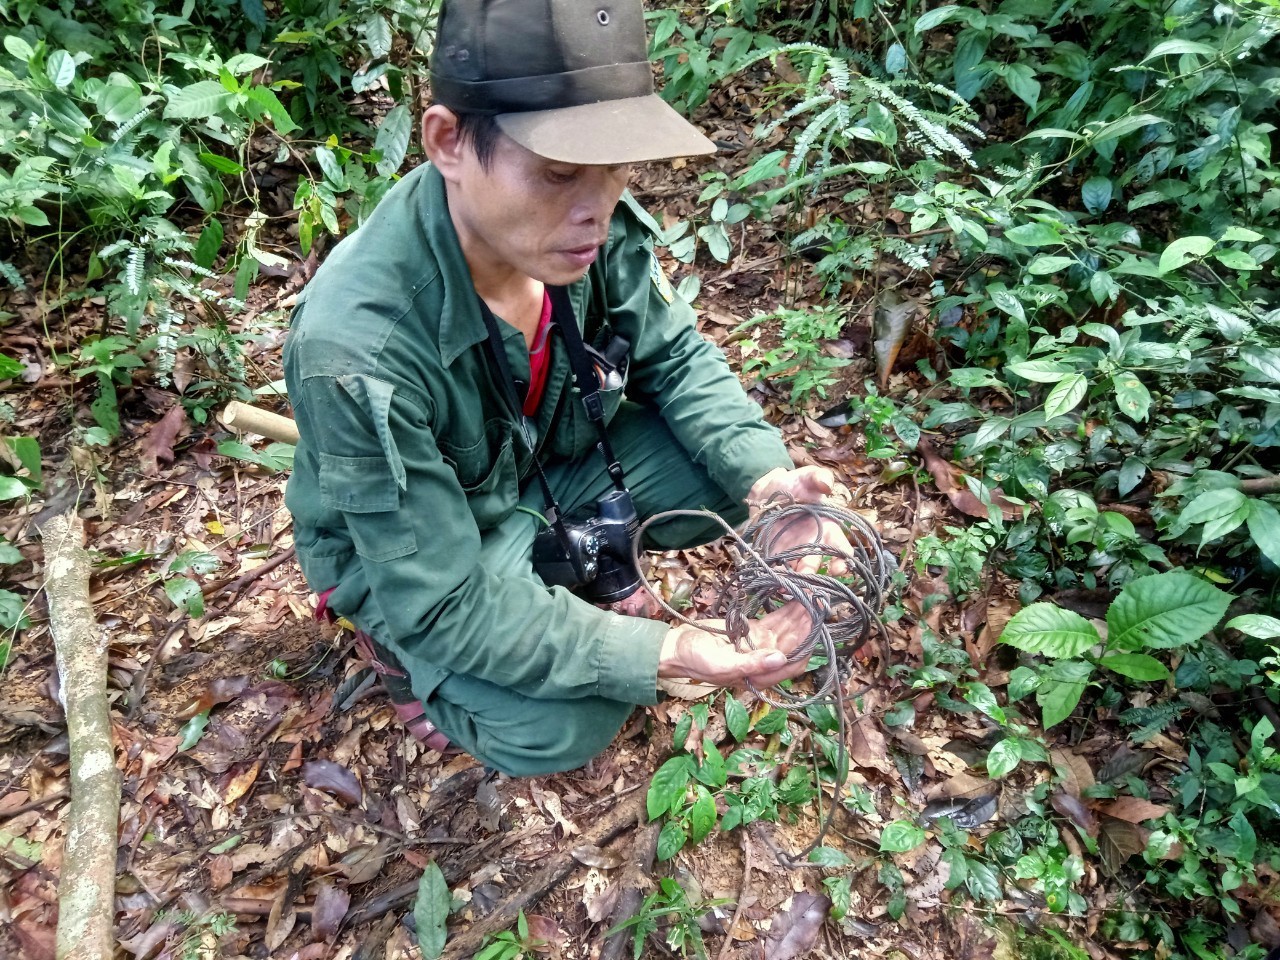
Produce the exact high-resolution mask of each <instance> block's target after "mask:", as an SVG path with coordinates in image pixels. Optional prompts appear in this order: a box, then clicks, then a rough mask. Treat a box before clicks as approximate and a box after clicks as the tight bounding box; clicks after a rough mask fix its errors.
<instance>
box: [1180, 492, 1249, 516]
mask: <svg viewBox="0 0 1280 960" xmlns="http://www.w3.org/2000/svg"><path fill="white" fill-rule="evenodd" d="M1248 501H1249V498H1248V497H1246V496H1245V495H1244V494H1243V493H1242V492H1240V491H1239V490H1236V489H1235V488H1233V487H1225V488H1220V489H1217V490H1206V491H1205V492H1204V493H1202V494H1200V496H1198V497H1196V498H1195V499H1194V500H1192V501H1191V502H1190V503H1188V504H1187V505H1186V507H1184V508H1183V510H1182V515H1181V520H1182V522H1183V523H1186V524H1193V523H1211V522H1213V521H1214V520H1220V519H1222V518H1223V517H1225V516H1228V515H1230V514H1232V513H1234V512H1235V511H1237V510H1239V509H1240V508H1241V507H1243V506H1245V505H1246V504H1247V503H1248Z"/></svg>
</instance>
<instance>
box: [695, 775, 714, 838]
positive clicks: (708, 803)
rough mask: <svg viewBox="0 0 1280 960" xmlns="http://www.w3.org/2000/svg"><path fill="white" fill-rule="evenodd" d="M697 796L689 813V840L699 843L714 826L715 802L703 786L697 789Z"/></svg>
mask: <svg viewBox="0 0 1280 960" xmlns="http://www.w3.org/2000/svg"><path fill="white" fill-rule="evenodd" d="M697 796H698V798H697V799H696V800H694V801H693V807H692V808H691V809H690V811H689V839H690V840H691V841H693V842H694V843H701V842H702V840H703V838H705V837H706V835H707V834H709V833H710V832H711V831H712V829H714V827H715V825H716V801H715V798H714V797H713V796H711V793H710V791H708V790H707V788H706V787H703V786H699V787H698V788H697Z"/></svg>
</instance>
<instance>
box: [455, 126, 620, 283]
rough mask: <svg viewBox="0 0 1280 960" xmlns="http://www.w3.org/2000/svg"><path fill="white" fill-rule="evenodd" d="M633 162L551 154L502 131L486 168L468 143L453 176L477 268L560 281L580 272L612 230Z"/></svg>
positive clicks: (462, 234) (467, 248) (466, 242)
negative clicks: (564, 159) (578, 160)
mask: <svg viewBox="0 0 1280 960" xmlns="http://www.w3.org/2000/svg"><path fill="white" fill-rule="evenodd" d="M630 169H631V168H630V166H629V165H626V166H614V167H597V166H578V165H574V164H569V163H561V162H559V161H555V160H548V159H546V158H544V157H540V156H538V155H537V154H535V153H531V152H530V151H528V150H526V149H525V148H524V147H522V146H520V145H519V144H518V143H516V142H515V141H514V140H511V139H510V138H508V137H506V136H499V138H498V143H497V147H496V149H495V150H494V152H493V157H492V159H491V161H490V163H489V168H488V169H487V170H486V169H485V168H484V167H482V166H481V165H480V161H479V159H478V158H477V157H476V154H475V151H474V150H473V149H471V147H470V145H468V146H467V147H466V149H465V151H464V156H463V158H462V160H461V162H460V163H458V164H457V165H456V167H455V168H454V169H453V170H451V171H450V173H449V174H448V175H447V176H448V180H449V212H450V214H451V216H452V218H453V222H454V226H455V227H456V228H457V231H458V238H459V240H460V241H461V243H462V249H463V253H464V254H465V255H466V257H467V260H468V263H469V264H470V266H471V269H472V273H473V274H475V273H476V272H477V269H479V270H481V271H486V272H487V271H489V270H493V269H497V270H502V269H504V268H513V269H515V270H517V271H518V272H520V273H522V274H524V275H525V276H529V277H532V278H533V279H535V280H541V281H542V282H544V283H548V284H552V285H554V286H563V285H565V284H569V283H572V282H574V281H575V280H578V279H579V278H581V277H582V276H583V275H584V274H585V273H586V272H587V268H588V267H590V266H591V263H592V261H594V260H595V258H596V256H597V254H598V252H599V247H600V245H601V244H603V243H604V242H605V239H606V238H607V237H608V233H609V218H610V217H611V216H612V215H613V208H614V206H615V205H616V204H617V202H618V199H619V198H620V197H621V196H622V191H623V189H624V188H625V187H626V185H627V178H628V176H629V175H630ZM477 260H480V261H483V262H476V261H477Z"/></svg>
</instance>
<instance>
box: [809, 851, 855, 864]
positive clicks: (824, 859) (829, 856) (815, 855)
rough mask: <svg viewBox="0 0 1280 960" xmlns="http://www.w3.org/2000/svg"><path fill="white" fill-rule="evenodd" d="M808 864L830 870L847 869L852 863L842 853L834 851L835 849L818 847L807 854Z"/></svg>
mask: <svg viewBox="0 0 1280 960" xmlns="http://www.w3.org/2000/svg"><path fill="white" fill-rule="evenodd" d="M809 862H810V863H813V864H817V865H818V866H820V867H827V868H828V869H831V870H834V869H836V868H838V867H847V866H849V865H850V864H852V863H853V861H852V860H850V859H849V858H848V857H847V856H845V855H844V853H843V852H842V851H840V850H837V849H835V847H818V848H816V849H814V850H812V851H811V852H810V853H809Z"/></svg>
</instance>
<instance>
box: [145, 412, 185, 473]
mask: <svg viewBox="0 0 1280 960" xmlns="http://www.w3.org/2000/svg"><path fill="white" fill-rule="evenodd" d="M186 422H187V414H186V411H185V410H184V409H183V408H182V404H180V403H175V404H174V405H173V406H172V407H170V408H169V411H168V413H166V414H165V415H164V416H163V417H161V418H160V419H159V420H157V421H156V422H155V423H153V424H152V425H151V429H150V430H148V431H147V436H146V439H145V440H143V441H142V471H143V473H146V474H147V475H148V476H154V475H155V474H156V473H158V472H159V471H160V464H159V461H161V460H163V461H164V462H165V463H173V445H174V444H175V443H176V442H177V440H178V437H179V435H180V434H181V432H182V428H183V426H185V425H186Z"/></svg>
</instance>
